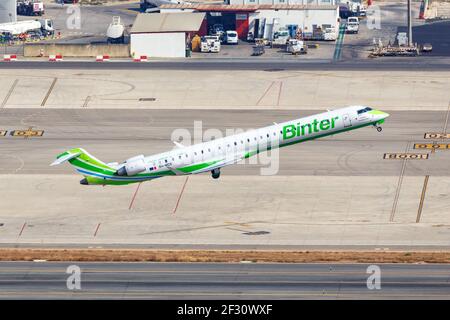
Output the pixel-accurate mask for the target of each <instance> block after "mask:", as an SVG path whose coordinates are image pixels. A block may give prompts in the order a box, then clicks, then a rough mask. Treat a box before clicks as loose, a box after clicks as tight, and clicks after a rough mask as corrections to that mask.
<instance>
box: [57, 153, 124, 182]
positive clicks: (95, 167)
mask: <svg viewBox="0 0 450 320" xmlns="http://www.w3.org/2000/svg"><path fill="white" fill-rule="evenodd" d="M66 161H68V162H69V163H70V164H71V165H73V166H74V167H76V169H77V170H78V171H79V172H80V173H81V174H83V175H90V174H92V173H94V174H95V173H100V174H114V173H115V172H116V169H115V168H113V167H111V166H109V165H107V164H106V163H104V162H102V161H100V160H98V159H97V158H95V157H94V156H92V155H90V154H89V153H88V152H87V151H86V150H84V149H82V148H75V149H71V150H69V151H66V152H63V153H61V154H59V155H58V156H57V157H56V160H55V161H54V162H53V163H52V164H50V165H51V166H56V165H59V164H61V163H64V162H66Z"/></svg>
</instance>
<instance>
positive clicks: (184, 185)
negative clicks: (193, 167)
mask: <svg viewBox="0 0 450 320" xmlns="http://www.w3.org/2000/svg"><path fill="white" fill-rule="evenodd" d="M188 179H189V176H187V177H186V180H184V184H183V188H181V192H180V195H179V196H178V200H177V204H176V205H175V208H174V209H173V212H172V213H173V214H175V212H176V211H177V209H178V205H179V204H180V200H181V196H182V195H183V191H184V188H185V187H186V184H187V182H188Z"/></svg>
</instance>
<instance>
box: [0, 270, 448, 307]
mask: <svg viewBox="0 0 450 320" xmlns="http://www.w3.org/2000/svg"><path fill="white" fill-rule="evenodd" d="M70 265H77V266H79V267H80V270H81V275H80V280H81V283H80V284H81V290H73V291H72V290H68V289H67V285H66V281H67V278H68V277H69V274H67V273H66V270H67V268H68V267H69V266H70ZM379 267H380V271H381V287H380V289H379V290H377V289H373V290H369V289H368V288H367V279H368V277H369V276H370V275H371V274H372V272H370V273H367V268H368V265H364V264H337V265H330V264H249V263H230V264H222V263H211V264H205V263H195V264H187V263H47V262H2V263H0V299H249V300H253V299H255V300H256V299H450V266H449V265H446V264H443V265H406V264H399V265H395V264H382V265H379ZM371 283H372V284H373V282H371Z"/></svg>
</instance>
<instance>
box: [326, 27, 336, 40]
mask: <svg viewBox="0 0 450 320" xmlns="http://www.w3.org/2000/svg"><path fill="white" fill-rule="evenodd" d="M337 36H338V35H337V32H336V28H334V27H330V28H325V31H324V33H323V40H325V41H335V40H336V39H337Z"/></svg>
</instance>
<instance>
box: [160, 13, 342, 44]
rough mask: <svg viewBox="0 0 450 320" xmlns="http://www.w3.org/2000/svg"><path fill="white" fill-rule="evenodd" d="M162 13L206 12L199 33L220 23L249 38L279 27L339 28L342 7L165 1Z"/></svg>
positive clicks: (306, 29)
mask: <svg viewBox="0 0 450 320" xmlns="http://www.w3.org/2000/svg"><path fill="white" fill-rule="evenodd" d="M160 10H161V12H166V13H167V12H203V13H205V19H204V20H203V23H202V25H201V27H200V30H199V35H200V36H203V35H206V34H208V33H209V31H210V29H211V28H213V26H214V25H216V24H221V25H223V27H224V29H225V30H236V31H237V33H238V36H239V39H244V40H245V39H246V38H247V34H248V33H249V32H251V33H252V34H253V35H254V37H255V38H268V39H270V38H271V36H272V34H273V33H274V32H275V31H277V30H278V29H279V28H288V29H289V31H290V33H291V36H294V35H295V33H296V32H297V30H298V29H301V30H302V31H304V32H312V31H313V30H314V29H316V28H318V27H320V28H322V29H325V28H328V27H334V28H336V30H337V29H338V27H339V7H338V6H337V5H330V4H328V5H326V4H320V5H317V4H314V5H313V4H305V5H304V4H252V5H242V4H241V5H233V4H230V5H205V4H165V5H162V6H161V7H160Z"/></svg>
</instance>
